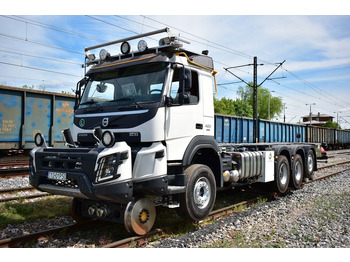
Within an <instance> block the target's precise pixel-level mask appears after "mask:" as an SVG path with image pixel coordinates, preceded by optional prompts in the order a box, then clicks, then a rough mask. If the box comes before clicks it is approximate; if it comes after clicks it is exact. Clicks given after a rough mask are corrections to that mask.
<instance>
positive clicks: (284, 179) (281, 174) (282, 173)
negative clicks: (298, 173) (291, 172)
mask: <svg viewBox="0 0 350 262" xmlns="http://www.w3.org/2000/svg"><path fill="white" fill-rule="evenodd" d="M279 178H280V182H281V184H282V185H285V184H286V183H287V179H288V170H287V166H286V165H285V164H282V165H281V166H280V172H279Z"/></svg>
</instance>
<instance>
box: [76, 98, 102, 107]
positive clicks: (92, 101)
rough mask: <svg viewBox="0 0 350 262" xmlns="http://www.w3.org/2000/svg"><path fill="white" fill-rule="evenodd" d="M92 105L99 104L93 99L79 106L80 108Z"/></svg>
mask: <svg viewBox="0 0 350 262" xmlns="http://www.w3.org/2000/svg"><path fill="white" fill-rule="evenodd" d="M92 104H98V102H97V101H95V100H93V99H91V100H89V101H86V102H84V103H81V104H79V105H80V106H83V105H92Z"/></svg>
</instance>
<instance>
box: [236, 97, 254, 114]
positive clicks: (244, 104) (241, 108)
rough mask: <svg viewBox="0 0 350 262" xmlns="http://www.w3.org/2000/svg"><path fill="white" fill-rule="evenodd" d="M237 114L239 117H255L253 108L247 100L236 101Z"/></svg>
mask: <svg viewBox="0 0 350 262" xmlns="http://www.w3.org/2000/svg"><path fill="white" fill-rule="evenodd" d="M235 112H236V115H237V116H245V117H253V107H252V106H251V105H250V104H249V102H248V101H245V100H241V99H236V101H235Z"/></svg>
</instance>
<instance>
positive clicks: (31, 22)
mask: <svg viewBox="0 0 350 262" xmlns="http://www.w3.org/2000/svg"><path fill="white" fill-rule="evenodd" d="M88 17H90V18H91V16H88ZM117 17H119V18H123V19H125V20H129V21H132V19H130V18H128V17H121V16H117ZM15 18H16V19H19V18H18V17H17V16H16V17H15ZM142 18H143V22H142V23H139V22H137V21H132V22H134V23H139V24H140V25H141V26H143V27H151V28H157V27H154V26H151V25H148V24H147V23H146V22H147V20H149V21H154V22H159V21H157V20H155V19H154V18H150V17H148V16H142ZM21 19H22V20H23V22H24V23H26V25H27V24H33V25H37V24H36V23H38V24H39V23H40V22H36V21H34V20H33V19H28V18H21ZM92 19H93V20H95V21H99V22H102V21H103V20H104V19H100V18H96V17H92ZM100 20H102V21H100ZM106 22H107V21H103V23H105V24H107V23H109V24H111V25H113V26H116V27H118V28H120V29H122V30H125V31H129V32H133V33H134V34H137V32H135V31H132V30H130V29H128V28H125V27H123V26H118V25H116V24H115V23H111V22H107V23H106ZM160 23H162V22H160ZM163 24H165V23H163ZM40 26H41V27H42V28H47V29H52V30H55V31H57V32H61V33H66V34H71V33H72V34H71V35H75V34H74V33H73V32H65V31H64V29H62V28H58V27H55V28H54V27H52V28H50V26H49V25H47V24H44V23H40ZM46 26H47V27H46ZM169 27H170V28H174V29H175V30H181V29H180V28H176V27H172V26H169ZM142 30H144V29H142ZM181 32H183V33H185V34H188V35H190V36H191V37H192V38H197V39H200V41H197V40H196V42H200V43H201V44H205V45H208V43H209V45H210V47H213V48H215V46H214V44H217V43H215V42H213V41H210V40H208V39H205V38H203V37H200V36H197V35H195V34H193V33H190V32H186V31H184V30H181ZM26 33H27V32H26ZM0 35H1V34H0ZM2 36H3V35H2ZM75 36H77V37H84V36H83V35H75ZM6 37H13V39H15V38H16V37H15V36H9V35H6ZM28 37H29V39H28ZM25 38H27V40H26V41H27V42H32V43H35V44H40V45H42V46H48V45H49V44H45V43H40V42H37V41H33V40H31V39H30V36H27V35H26V37H25ZM90 38H94V37H90ZM86 39H89V38H86ZM20 40H21V41H23V39H20ZM91 40H92V39H91ZM95 40H96V41H101V42H102V39H95ZM190 40H191V41H192V39H190ZM217 47H221V48H220V49H218V50H221V51H225V52H230V51H229V50H227V47H225V46H223V45H221V44H218V45H217ZM56 48H58V49H59V50H62V51H68V50H67V49H62V48H60V47H57V46H56ZM233 50H234V49H233ZM69 51H75V50H69ZM69 51H68V52H69ZM234 51H238V50H234ZM234 51H232V52H231V53H232V54H235V55H239V53H235V52H234ZM238 52H239V51H238ZM75 53H79V55H85V54H83V53H80V52H76V51H75ZM242 57H247V58H250V57H252V56H251V55H248V54H244V53H243V55H242ZM260 60H261V59H260ZM261 61H264V60H261ZM215 63H220V61H217V60H215ZM222 64H223V63H222ZM284 69H285V66H284ZM286 72H288V73H289V72H290V71H289V70H288V71H286ZM293 74H294V75H296V76H298V75H297V74H295V73H293ZM298 77H299V76H298ZM296 79H297V80H298V81H300V82H301V83H302V84H303V85H306V86H308V84H307V83H306V82H304V81H303V79H302V78H300V77H299V79H298V78H296ZM283 86H286V85H283ZM222 87H223V86H222ZM288 88H290V89H292V88H291V87H289V86H288ZM314 88H315V89H317V91H316V90H315V89H313V90H314V91H315V93H318V94H320V95H321V96H322V95H323V96H325V93H324V92H323V91H322V90H321V89H318V87H317V86H315V85H314ZM294 89H295V90H294V91H296V92H299V93H301V94H304V95H306V96H310V97H314V98H316V99H318V100H319V101H323V102H325V103H327V104H332V105H337V106H339V104H337V103H335V101H328V100H329V99H325V98H319V97H317V96H315V94H313V93H311V94H310V92H303V91H301V90H297V89H296V88H294ZM311 89H312V88H311ZM327 93H328V92H327ZM327 93H326V94H327ZM334 98H335V99H337V101H342V100H341V99H339V98H336V97H335V96H334ZM322 99H323V100H322ZM332 102H333V103H332ZM342 103H345V101H342ZM317 106H318V105H317ZM333 111H334V110H333Z"/></svg>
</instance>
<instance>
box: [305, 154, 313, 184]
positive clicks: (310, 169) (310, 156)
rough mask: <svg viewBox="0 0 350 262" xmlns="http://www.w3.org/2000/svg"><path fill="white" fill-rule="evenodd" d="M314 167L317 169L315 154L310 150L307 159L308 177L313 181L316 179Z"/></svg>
mask: <svg viewBox="0 0 350 262" xmlns="http://www.w3.org/2000/svg"><path fill="white" fill-rule="evenodd" d="M314 167H315V154H314V152H313V151H312V150H309V152H308V154H307V159H306V176H307V177H308V178H309V179H311V180H313V179H314V178H315V177H314V171H315V169H314Z"/></svg>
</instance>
